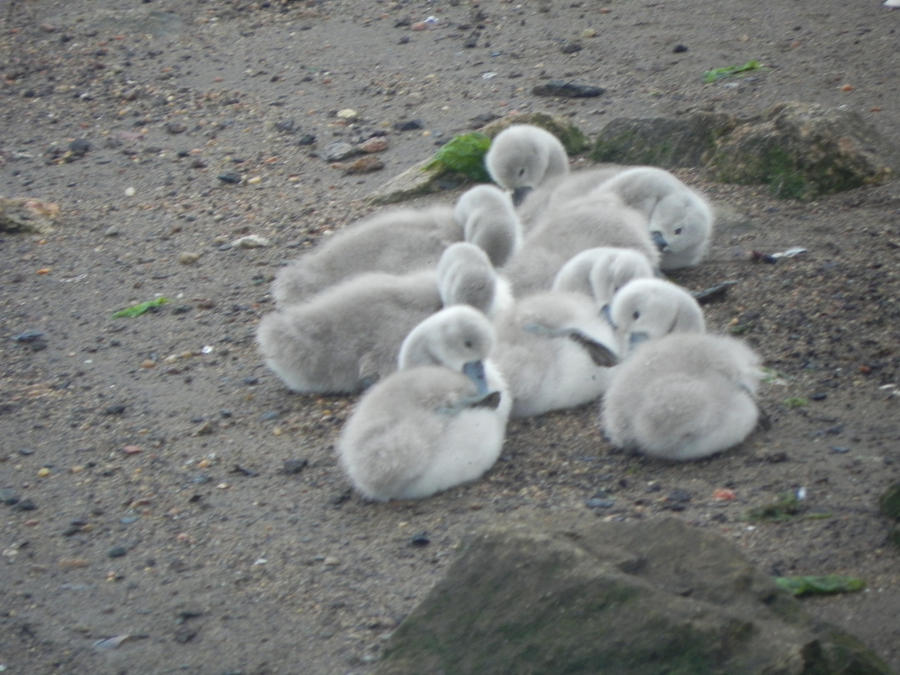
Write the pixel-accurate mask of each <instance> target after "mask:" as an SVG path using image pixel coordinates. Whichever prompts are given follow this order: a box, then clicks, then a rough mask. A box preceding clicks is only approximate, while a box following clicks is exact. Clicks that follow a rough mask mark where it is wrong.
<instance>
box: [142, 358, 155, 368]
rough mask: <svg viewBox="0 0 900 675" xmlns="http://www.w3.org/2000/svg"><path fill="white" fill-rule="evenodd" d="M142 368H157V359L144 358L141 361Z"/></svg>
mask: <svg viewBox="0 0 900 675" xmlns="http://www.w3.org/2000/svg"><path fill="white" fill-rule="evenodd" d="M141 368H146V369H149V368H156V361H154V360H153V359H144V360H143V361H141Z"/></svg>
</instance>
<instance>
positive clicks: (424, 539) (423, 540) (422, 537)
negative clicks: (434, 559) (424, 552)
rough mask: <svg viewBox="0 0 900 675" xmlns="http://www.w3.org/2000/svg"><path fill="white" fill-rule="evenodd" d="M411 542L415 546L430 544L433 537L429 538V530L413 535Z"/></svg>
mask: <svg viewBox="0 0 900 675" xmlns="http://www.w3.org/2000/svg"><path fill="white" fill-rule="evenodd" d="M409 543H410V544H412V545H413V546H428V544H430V543H431V539H429V538H428V533H427V532H419V533H418V534H414V535H413V536H412V538H411V539H410V540H409Z"/></svg>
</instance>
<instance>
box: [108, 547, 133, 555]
mask: <svg viewBox="0 0 900 675" xmlns="http://www.w3.org/2000/svg"><path fill="white" fill-rule="evenodd" d="M126 553H128V549H126V548H125V547H124V546H113V547H112V548H111V549H109V551H107V552H106V555H108V556H109V557H110V558H121V557H122V556H124V555H125V554H126Z"/></svg>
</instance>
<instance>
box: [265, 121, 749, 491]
mask: <svg viewBox="0 0 900 675" xmlns="http://www.w3.org/2000/svg"><path fill="white" fill-rule="evenodd" d="M485 165H486V167H487V169H488V171H489V173H490V175H491V177H492V179H493V180H494V182H495V183H496V185H488V184H485V185H478V186H476V187H473V188H472V189H470V190H468V191H467V192H465V193H464V194H463V195H462V196H461V197H460V198H459V200H458V201H457V202H456V203H455V205H453V206H432V207H429V208H424V209H402V208H393V209H390V210H388V211H386V212H383V213H379V214H376V215H374V216H371V217H369V218H367V219H364V220H362V221H360V222H359V223H355V224H352V225H350V226H348V227H346V228H344V229H343V230H341V231H339V232H337V233H336V234H334V235H333V236H332V237H331V238H330V239H328V240H327V241H326V242H324V243H322V244H320V245H319V246H318V247H317V248H315V249H314V250H312V251H310V252H309V253H307V254H305V255H302V256H301V257H300V258H298V259H297V260H295V261H293V262H292V263H290V264H289V265H287V266H286V267H284V268H282V270H280V272H279V274H278V275H277V276H276V279H275V282H274V284H273V289H272V292H273V296H274V298H275V301H276V305H277V309H276V311H274V312H272V313H270V314H268V315H267V316H265V317H264V318H263V319H262V321H261V322H260V324H259V328H258V333H257V338H258V343H259V349H260V352H261V353H262V355H263V357H264V359H265V362H266V364H267V365H268V367H269V368H270V369H271V370H272V371H273V372H275V374H276V375H278V377H279V378H281V380H282V381H283V382H284V383H285V384H286V385H287V386H288V387H289V388H290V389H292V390H294V391H297V392H303V393H327V394H336V393H347V394H352V393H359V392H364V393H363V394H362V396H361V398H360V400H359V402H358V403H357V405H356V407H355V409H354V410H353V412H352V414H351V415H350V418H349V419H348V420H347V422H346V425H345V427H344V429H343V430H342V433H341V436H340V439H339V441H338V443H337V452H338V455H339V461H340V465H341V466H342V468H343V469H344V471H345V472H346V474H347V475H348V477H349V478H350V480H351V481H352V483H353V485H354V486H355V487H356V489H357V490H359V492H361V493H362V494H363V495H365V496H367V497H369V498H372V499H376V500H387V499H410V498H418V497H426V496H429V495H432V494H434V493H435V492H438V491H440V490H444V489H447V488H449V487H452V486H454V485H457V484H460V483H463V482H467V481H471V480H474V479H477V478H479V477H480V476H481V475H482V474H484V473H485V472H486V471H487V470H488V469H489V468H490V467H491V466H492V465H493V464H494V462H495V461H496V460H497V458H498V456H499V454H500V450H501V447H502V444H503V440H504V437H505V432H506V425H507V421H508V419H509V418H510V417H525V416H531V415H540V414H542V413H546V412H548V411H551V410H559V409H564V408H571V407H575V406H580V405H583V404H586V403H589V402H591V401H595V400H597V399H600V400H601V407H600V423H601V425H602V428H603V430H604V432H605V434H606V436H607V438H608V439H609V440H610V442H611V443H612V444H613V445H615V446H617V447H621V448H629V449H636V450H638V451H641V452H643V453H646V454H648V455H653V456H656V457H663V458H668V459H674V460H686V459H695V458H699V457H705V456H708V455H711V454H713V453H716V452H718V451H721V450H724V449H726V448H729V447H731V446H733V445H735V444H737V443H739V442H741V441H742V440H743V439H744V438H745V437H746V436H747V435H748V434H749V433H750V432H751V431H752V430H753V429H754V427H755V426H756V424H757V417H758V408H757V405H756V402H755V393H756V389H757V386H758V383H759V379H760V375H761V372H760V359H759V357H758V356H757V355H756V354H755V353H754V352H753V350H752V349H750V347H748V346H747V345H745V344H744V343H742V342H741V341H739V340H737V339H734V338H731V337H726V336H719V335H712V334H707V333H706V332H705V322H704V317H703V312H702V310H701V308H700V306H699V305H698V303H697V301H696V300H695V299H694V297H693V296H692V295H691V294H690V293H689V292H687V291H686V290H684V289H683V288H681V287H679V286H678V285H676V284H674V283H671V282H669V281H666V280H664V278H663V273H664V272H666V271H668V270H672V269H677V268H681V267H686V266H691V265H695V264H697V263H698V262H699V261H700V260H701V259H702V258H703V256H704V255H705V253H706V251H707V249H708V245H709V240H710V236H711V233H712V225H713V213H712V210H711V209H710V207H709V205H708V203H707V201H706V200H705V199H704V198H703V197H702V196H701V195H700V194H698V193H697V192H696V191H694V190H692V189H691V188H689V187H688V186H687V185H685V184H684V183H683V182H681V181H680V180H679V179H678V178H676V177H675V176H674V175H672V174H671V173H669V172H667V171H665V170H663V169H659V168H655V167H645V166H643V167H606V168H597V169H589V170H582V171H577V172H572V171H570V168H569V160H568V157H567V155H566V151H565V149H564V147H563V145H562V144H561V143H560V141H559V140H558V139H557V137H556V136H554V135H553V134H551V133H549V132H547V131H545V130H543V129H541V128H539V127H535V126H531V125H525V124H520V125H514V126H510V127H508V128H507V129H505V130H504V131H502V132H501V133H499V134H498V135H497V136H496V137H495V138H494V140H493V142H492V144H491V147H490V149H489V151H488V153H487V155H486V157H485Z"/></svg>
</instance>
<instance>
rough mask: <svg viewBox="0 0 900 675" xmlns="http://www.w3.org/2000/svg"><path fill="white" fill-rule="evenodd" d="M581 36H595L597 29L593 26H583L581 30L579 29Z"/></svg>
mask: <svg viewBox="0 0 900 675" xmlns="http://www.w3.org/2000/svg"><path fill="white" fill-rule="evenodd" d="M581 37H583V38H593V37H597V31H596V29H594V28H585V29H584V30H583V31H581Z"/></svg>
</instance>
